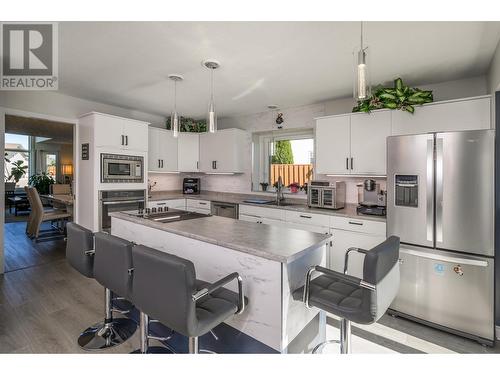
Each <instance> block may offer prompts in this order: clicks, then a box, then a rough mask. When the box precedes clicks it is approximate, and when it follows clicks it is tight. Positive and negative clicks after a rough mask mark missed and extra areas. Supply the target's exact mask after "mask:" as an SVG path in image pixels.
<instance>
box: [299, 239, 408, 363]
mask: <svg viewBox="0 0 500 375" xmlns="http://www.w3.org/2000/svg"><path fill="white" fill-rule="evenodd" d="M353 251H357V252H359V253H363V254H365V259H364V263H363V279H362V280H361V279H359V278H357V277H354V276H350V275H347V266H348V263H349V253H351V252H353ZM315 272H316V273H320V274H321V275H320V276H318V277H317V278H315V279H312V280H311V277H312V275H313V274H314V273H315ZM398 290H399V237H396V236H391V237H389V238H388V239H387V240H385V241H384V242H382V243H381V244H379V245H377V246H375V247H374V248H373V249H371V250H369V251H368V250H363V249H359V248H355V247H353V248H350V249H348V251H347V252H346V254H345V261H344V273H340V272H336V271H333V270H330V269H327V268H324V267H320V266H315V267H311V268H310V269H309V272H308V273H307V276H306V280H305V286H304V287H302V288H299V289H297V290H296V291H295V292H294V293H293V295H294V298H295V299H302V300H303V302H304V303H305V304H306V306H307V307H308V308H312V307H316V308H319V309H321V310H323V311H326V312H328V313H331V314H334V315H337V316H339V317H340V318H341V320H340V340H330V341H326V342H323V343H321V344H319V345H318V346H316V347H315V348H314V350H313V353H316V352H321V350H322V349H323V348H324V346H325V345H326V344H328V343H332V342H334V343H340V352H341V353H342V354H348V353H350V352H351V322H355V323H359V324H372V323H375V322H376V321H377V320H379V319H380V318H381V317H382V315H384V313H385V312H386V311H387V309H388V308H389V306H390V304H391V303H392V301H393V300H394V298H395V297H396V295H397V293H398Z"/></svg>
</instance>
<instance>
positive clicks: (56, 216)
mask: <svg viewBox="0 0 500 375" xmlns="http://www.w3.org/2000/svg"><path fill="white" fill-rule="evenodd" d="M28 194H29V196H31V202H32V206H31V209H32V211H33V223H32V229H31V236H33V237H34V238H35V239H36V240H37V241H39V240H51V239H56V238H61V235H62V234H63V232H64V225H62V226H61V225H58V226H57V227H54V229H55V230H57V231H58V232H59V235H55V236H53V235H52V234H54V233H49V234H48V236H46V237H44V238H39V237H40V226H41V225H42V223H43V222H45V221H51V222H54V221H56V222H58V223H59V224H60V223H62V222H63V221H64V220H69V219H70V218H71V214H70V213H68V212H66V211H61V210H52V211H45V210H44V209H43V204H42V200H41V199H40V195H39V194H38V191H37V190H36V189H35V188H34V187H29V188H28Z"/></svg>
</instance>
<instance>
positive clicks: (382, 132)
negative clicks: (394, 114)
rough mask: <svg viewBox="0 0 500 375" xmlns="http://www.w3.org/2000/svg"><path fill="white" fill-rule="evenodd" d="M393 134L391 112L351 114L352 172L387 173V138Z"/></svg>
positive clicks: (359, 173)
mask: <svg viewBox="0 0 500 375" xmlns="http://www.w3.org/2000/svg"><path fill="white" fill-rule="evenodd" d="M390 135H391V113H390V112H389V111H375V112H372V113H356V114H353V115H351V159H350V171H351V174H358V175H385V174H386V154H387V151H386V139H387V137H389V136H390Z"/></svg>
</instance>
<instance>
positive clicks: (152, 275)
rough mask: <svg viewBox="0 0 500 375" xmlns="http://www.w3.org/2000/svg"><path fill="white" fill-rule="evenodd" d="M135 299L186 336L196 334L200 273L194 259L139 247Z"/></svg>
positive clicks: (135, 270) (136, 258) (135, 277)
mask: <svg viewBox="0 0 500 375" xmlns="http://www.w3.org/2000/svg"><path fill="white" fill-rule="evenodd" d="M132 254H133V259H134V284H133V293H132V300H133V302H134V304H135V305H136V306H137V307H138V308H139V309H140V310H141V311H142V312H144V313H145V314H147V315H150V316H151V317H152V318H154V319H158V320H159V321H160V322H161V323H163V324H165V325H166V326H168V327H169V328H171V329H173V330H174V331H176V332H179V333H180V334H182V335H184V336H189V337H191V336H196V335H197V334H196V327H197V324H198V320H197V317H196V303H195V302H194V301H193V299H192V295H193V294H194V293H195V292H196V273H195V268H194V265H193V263H192V262H190V261H189V260H187V259H183V258H180V257H177V256H175V255H171V254H167V253H165V252H162V251H159V250H156V249H152V248H150V247H146V246H135V247H134V248H133V250H132Z"/></svg>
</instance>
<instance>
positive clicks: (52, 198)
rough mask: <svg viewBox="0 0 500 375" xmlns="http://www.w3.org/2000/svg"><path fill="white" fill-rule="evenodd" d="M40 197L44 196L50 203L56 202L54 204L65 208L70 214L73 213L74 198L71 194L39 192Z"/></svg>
mask: <svg viewBox="0 0 500 375" xmlns="http://www.w3.org/2000/svg"><path fill="white" fill-rule="evenodd" d="M40 197H41V198H44V199H46V200H48V201H49V202H51V203H52V204H54V203H55V204H56V206H62V207H65V208H66V211H67V212H68V213H70V214H73V204H74V198H73V195H71V194H41V195H40Z"/></svg>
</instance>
